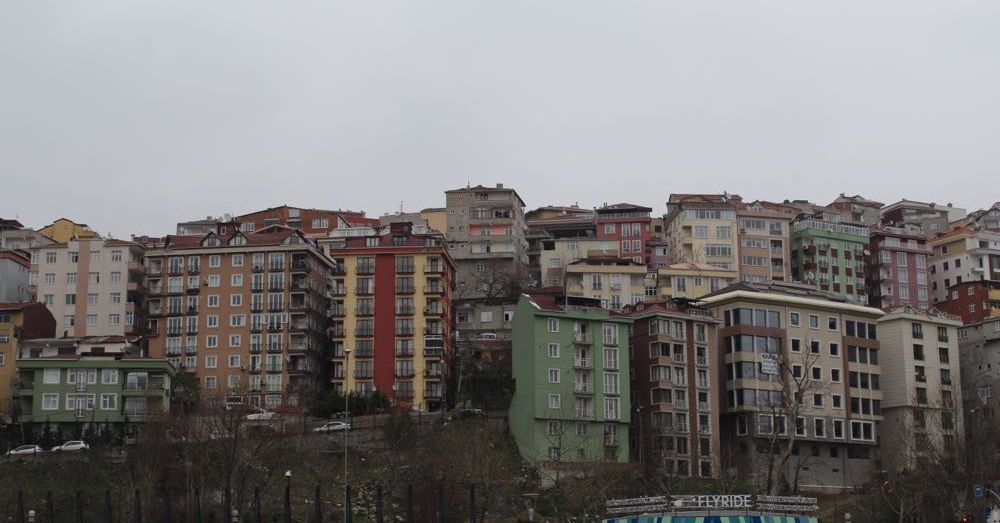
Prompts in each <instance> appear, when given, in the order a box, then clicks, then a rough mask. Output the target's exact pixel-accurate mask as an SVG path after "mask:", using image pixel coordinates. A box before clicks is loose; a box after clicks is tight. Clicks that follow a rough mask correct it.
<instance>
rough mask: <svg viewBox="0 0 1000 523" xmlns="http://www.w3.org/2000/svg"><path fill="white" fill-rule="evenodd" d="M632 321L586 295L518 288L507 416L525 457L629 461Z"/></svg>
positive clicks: (545, 459) (531, 458)
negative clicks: (530, 291)
mask: <svg viewBox="0 0 1000 523" xmlns="http://www.w3.org/2000/svg"><path fill="white" fill-rule="evenodd" d="M630 323H631V320H629V319H627V318H624V317H622V316H618V315H610V314H609V313H608V311H606V310H604V309H601V308H600V307H598V302H597V301H595V300H592V299H587V298H575V297H565V296H558V295H554V294H530V295H528V294H525V295H522V297H521V299H520V301H519V302H518V305H517V310H516V312H515V313H514V327H513V330H514V340H513V360H512V369H513V378H514V382H515V383H514V397H513V400H512V401H511V404H510V412H509V417H510V431H511V434H513V436H514V440H515V442H516V443H517V446H518V450H519V451H520V453H521V455H522V456H523V457H524V459H526V460H528V461H531V462H536V463H537V462H564V463H565V462H587V461H613V462H620V463H625V462H628V460H629V437H628V435H629V423H630V419H631V418H630V416H631V412H632V408H631V403H630V400H629V398H630V393H629V379H628V376H629V360H628V332H629V324H630Z"/></svg>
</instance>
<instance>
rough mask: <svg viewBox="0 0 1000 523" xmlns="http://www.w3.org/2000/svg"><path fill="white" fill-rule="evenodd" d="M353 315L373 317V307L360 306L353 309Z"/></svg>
mask: <svg viewBox="0 0 1000 523" xmlns="http://www.w3.org/2000/svg"><path fill="white" fill-rule="evenodd" d="M354 314H355V315H356V316H374V315H375V307H370V306H368V305H365V306H360V307H355V308H354Z"/></svg>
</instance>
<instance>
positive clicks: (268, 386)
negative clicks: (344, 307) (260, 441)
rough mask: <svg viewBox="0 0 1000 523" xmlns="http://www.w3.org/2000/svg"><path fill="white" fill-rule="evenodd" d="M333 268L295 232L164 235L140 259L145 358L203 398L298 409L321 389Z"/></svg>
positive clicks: (269, 230)
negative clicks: (174, 370)
mask: <svg viewBox="0 0 1000 523" xmlns="http://www.w3.org/2000/svg"><path fill="white" fill-rule="evenodd" d="M332 268H333V263H332V262H331V261H330V260H329V259H328V258H327V257H326V256H325V255H324V254H323V253H322V252H321V251H320V250H319V249H318V248H317V247H316V245H315V244H314V243H313V242H312V241H311V240H309V239H308V238H306V237H305V235H304V234H302V233H301V232H300V231H296V230H293V229H288V228H285V227H280V226H273V227H268V228H264V229H261V230H259V231H257V232H255V233H248V234H244V233H242V232H239V231H234V230H231V229H230V230H229V234H227V235H220V234H216V233H208V234H206V235H204V236H201V237H199V236H168V237H167V238H166V239H165V241H164V245H163V247H162V248H158V249H151V250H148V251H147V252H146V287H147V288H148V289H149V316H150V319H149V322H148V332H149V355H150V356H152V357H153V358H167V359H168V360H169V361H170V362H171V363H173V364H174V365H175V366H177V367H178V368H179V369H180V370H181V371H183V372H189V373H193V374H194V375H195V376H197V378H198V380H199V382H200V384H201V391H202V397H203V398H206V399H208V400H209V401H214V402H219V401H222V398H225V401H226V402H227V403H240V402H246V403H250V404H252V405H257V406H261V407H266V408H276V407H279V406H281V405H286V406H291V407H295V406H298V405H302V404H303V403H304V402H308V401H310V400H311V399H312V398H313V396H314V394H315V393H316V391H318V390H320V389H321V386H322V383H321V381H320V380H321V377H322V373H323V372H322V370H323V363H322V361H321V357H322V354H323V351H324V348H325V344H326V343H327V337H326V329H327V326H328V323H329V322H328V318H327V311H326V302H325V296H324V295H325V293H326V292H327V290H328V284H329V279H328V277H329V272H330V270H331V269H332Z"/></svg>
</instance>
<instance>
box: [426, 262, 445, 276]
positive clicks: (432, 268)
mask: <svg viewBox="0 0 1000 523" xmlns="http://www.w3.org/2000/svg"><path fill="white" fill-rule="evenodd" d="M442 273H444V265H439V264H434V263H432V264H430V265H424V274H442Z"/></svg>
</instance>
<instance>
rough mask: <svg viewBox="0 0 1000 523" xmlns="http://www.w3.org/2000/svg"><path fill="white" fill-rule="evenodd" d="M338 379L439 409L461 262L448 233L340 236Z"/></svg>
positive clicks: (371, 231) (396, 228)
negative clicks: (447, 245)
mask: <svg viewBox="0 0 1000 523" xmlns="http://www.w3.org/2000/svg"><path fill="white" fill-rule="evenodd" d="M319 241H320V245H321V246H322V248H323V250H324V252H325V253H326V254H327V255H328V256H329V257H330V258H332V259H333V261H334V276H333V286H332V289H331V294H332V296H333V303H332V306H331V314H332V322H333V323H332V328H331V334H332V337H333V350H332V362H333V363H332V375H331V378H330V379H331V382H332V383H333V385H334V387H335V388H337V389H338V390H348V391H353V392H357V393H359V394H365V395H367V394H372V393H374V392H375V391H376V390H377V391H380V392H381V393H383V394H385V395H386V396H387V397H388V398H389V399H391V400H395V401H398V402H400V403H404V404H405V403H409V404H411V405H412V406H413V407H415V408H419V409H421V410H436V409H438V408H440V406H441V405H442V403H443V402H444V400H445V383H446V378H447V369H448V362H449V360H450V356H451V354H452V352H453V345H452V339H451V330H452V318H451V297H452V288H453V285H454V279H455V262H454V260H452V258H451V256H450V255H449V254H448V251H447V249H446V248H445V245H444V238H443V237H442V236H441V234H440V233H437V232H432V231H429V230H428V229H427V228H426V227H424V226H419V225H413V224H412V223H409V222H397V223H392V224H389V225H387V226H384V227H380V228H378V229H375V228H371V227H358V228H354V229H340V230H337V231H334V232H333V233H332V235H331V236H330V237H328V238H323V239H320V240H319Z"/></svg>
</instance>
